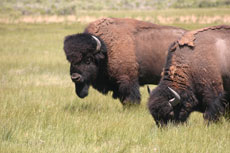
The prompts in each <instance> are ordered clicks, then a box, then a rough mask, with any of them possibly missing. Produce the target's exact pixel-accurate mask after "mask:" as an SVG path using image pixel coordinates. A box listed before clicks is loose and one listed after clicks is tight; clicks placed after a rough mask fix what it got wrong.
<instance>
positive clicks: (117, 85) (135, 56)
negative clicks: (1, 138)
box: [64, 18, 185, 105]
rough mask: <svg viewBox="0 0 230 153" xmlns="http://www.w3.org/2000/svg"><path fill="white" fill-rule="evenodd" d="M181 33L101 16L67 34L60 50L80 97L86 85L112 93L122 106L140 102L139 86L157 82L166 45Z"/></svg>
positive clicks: (180, 31)
mask: <svg viewBox="0 0 230 153" xmlns="http://www.w3.org/2000/svg"><path fill="white" fill-rule="evenodd" d="M184 32H185V30H184V29H179V28H175V27H169V26H159V25H155V24H152V23H148V22H143V21H138V20H134V19H116V18H103V19H100V20H96V21H95V22H92V23H90V24H89V25H88V26H87V27H86V28H85V31H84V32H83V33H80V34H74V35H69V36H67V37H66V38H65V41H64V51H65V54H66V58H67V60H68V61H69V62H70V64H71V69H70V75H71V78H72V81H73V82H74V83H75V90H76V94H77V95H78V96H79V97H80V98H84V97H85V96H87V95H88V90H89V86H90V85H92V86H93V88H95V89H96V90H98V91H99V92H101V93H103V94H107V93H108V92H109V91H112V92H113V98H119V99H120V101H121V103H122V104H123V105H129V104H140V100H141V95H140V92H139V86H140V85H144V84H157V83H158V82H159V80H160V77H161V71H162V67H163V63H164V61H165V56H166V50H167V48H168V45H169V44H170V43H171V42H172V41H174V40H176V39H177V38H179V37H180V36H181V35H182V34H183V33H184Z"/></svg>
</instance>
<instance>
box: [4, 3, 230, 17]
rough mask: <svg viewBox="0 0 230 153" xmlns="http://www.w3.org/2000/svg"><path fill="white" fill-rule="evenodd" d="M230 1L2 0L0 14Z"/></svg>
mask: <svg viewBox="0 0 230 153" xmlns="http://www.w3.org/2000/svg"><path fill="white" fill-rule="evenodd" d="M229 6H230V0H1V1H0V10H1V11H0V12H1V13H3V12H6V11H7V12H8V13H9V12H11V13H12V14H17V15H32V14H49V15H53V14H58V15H69V14H76V13H77V12H78V11H80V10H87V11H88V10H156V9H166V8H210V7H229Z"/></svg>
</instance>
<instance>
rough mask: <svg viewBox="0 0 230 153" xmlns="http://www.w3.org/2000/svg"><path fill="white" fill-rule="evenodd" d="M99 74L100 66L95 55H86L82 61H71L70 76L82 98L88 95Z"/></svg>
mask: <svg viewBox="0 0 230 153" xmlns="http://www.w3.org/2000/svg"><path fill="white" fill-rule="evenodd" d="M97 74H98V67H97V65H96V64H95V63H94V61H93V57H85V58H83V60H82V61H81V62H80V63H71V66H70V76H71V79H72V81H73V82H74V83H75V92H76V94H77V95H78V96H79V97H80V98H84V97H86V96H87V95H88V89H89V85H90V84H91V82H93V81H94V80H95V79H96V77H97Z"/></svg>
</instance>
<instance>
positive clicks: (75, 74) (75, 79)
mask: <svg viewBox="0 0 230 153" xmlns="http://www.w3.org/2000/svg"><path fill="white" fill-rule="evenodd" d="M71 79H72V80H74V81H78V82H79V81H81V75H80V74H78V73H73V74H71Z"/></svg>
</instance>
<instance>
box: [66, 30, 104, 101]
mask: <svg viewBox="0 0 230 153" xmlns="http://www.w3.org/2000/svg"><path fill="white" fill-rule="evenodd" d="M64 51H65V54H66V58H67V60H68V61H69V62H70V76H71V79H72V81H73V82H74V83H75V91H76V94H77V95H78V96H79V97H80V98H84V97H86V96H87V95H88V90H89V86H90V84H91V83H92V82H93V81H94V80H95V79H96V78H97V76H98V72H99V66H100V63H101V61H102V60H103V59H104V58H105V55H104V50H103V49H102V41H101V40H100V39H99V38H97V37H96V36H93V35H91V34H85V33H82V34H75V35H69V36H67V37H66V38H65V41H64Z"/></svg>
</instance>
